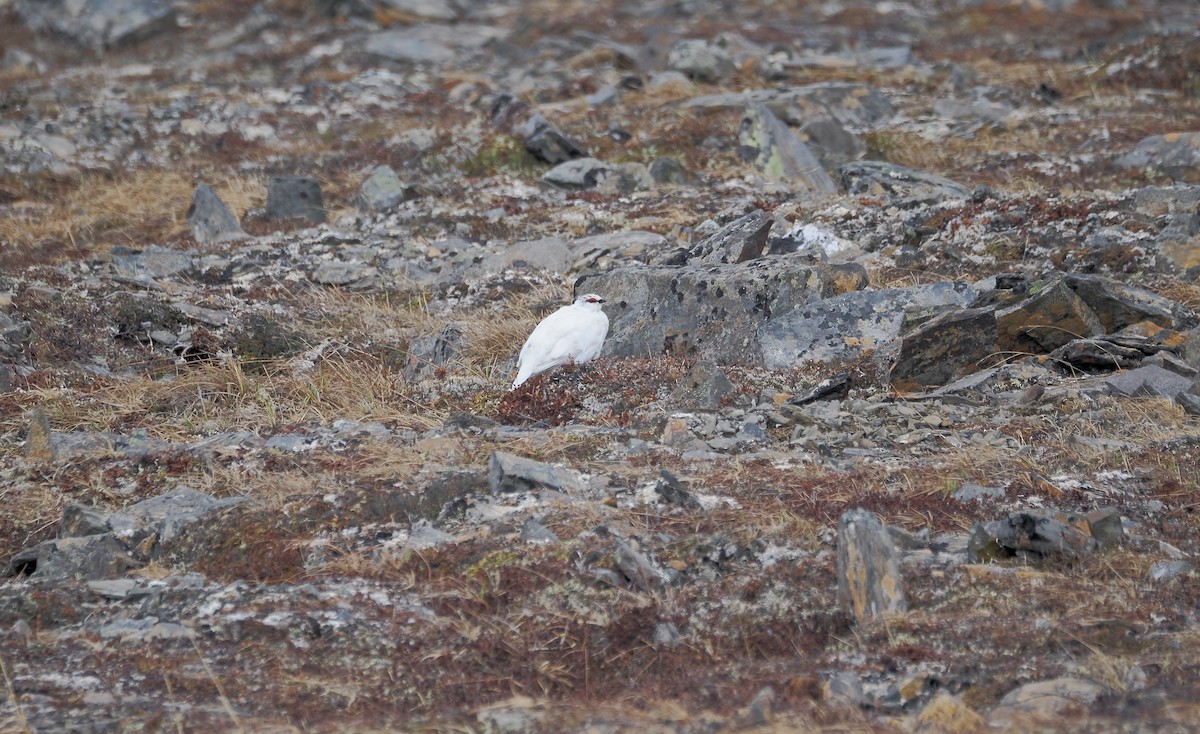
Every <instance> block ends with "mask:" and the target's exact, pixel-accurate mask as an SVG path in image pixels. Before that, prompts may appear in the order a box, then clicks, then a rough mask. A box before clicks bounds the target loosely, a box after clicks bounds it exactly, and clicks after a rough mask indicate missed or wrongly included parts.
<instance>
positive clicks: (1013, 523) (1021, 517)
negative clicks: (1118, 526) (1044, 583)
mask: <svg viewBox="0 0 1200 734" xmlns="http://www.w3.org/2000/svg"><path fill="white" fill-rule="evenodd" d="M1098 547H1099V542H1098V541H1097V540H1096V538H1094V537H1093V536H1092V531H1091V526H1090V524H1089V521H1088V518H1087V517H1085V516H1083V515H1078V514H1075V513H1066V512H1050V511H1042V510H1026V511H1022V512H1014V513H1012V514H1011V515H1009V516H1008V517H1007V518H1005V519H1003V520H996V521H993V522H988V523H977V524H976V525H975V527H974V529H972V531H971V537H970V539H969V540H968V542H967V556H968V558H970V559H971V562H972V563H978V562H980V561H993V560H997V559H1002V558H1011V557H1014V556H1025V557H1033V558H1035V559H1038V558H1046V557H1050V556H1062V557H1066V558H1082V557H1084V556H1087V555H1090V554H1092V553H1094V552H1095V551H1096V548H1098Z"/></svg>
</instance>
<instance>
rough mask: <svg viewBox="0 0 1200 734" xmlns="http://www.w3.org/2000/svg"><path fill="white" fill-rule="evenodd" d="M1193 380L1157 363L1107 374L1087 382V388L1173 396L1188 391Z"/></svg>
mask: <svg viewBox="0 0 1200 734" xmlns="http://www.w3.org/2000/svg"><path fill="white" fill-rule="evenodd" d="M1193 383H1194V381H1193V380H1192V379H1191V378H1188V377H1184V376H1183V375H1179V374H1176V373H1175V372H1172V371H1171V370H1168V369H1164V368H1162V367H1159V366H1157V365H1146V366H1144V367H1138V368H1137V369H1136V370H1130V371H1129V372H1122V373H1120V374H1117V375H1109V376H1108V377H1104V378H1101V379H1098V380H1093V381H1092V382H1089V383H1088V384H1087V387H1089V388H1097V387H1098V388H1101V389H1103V390H1107V391H1108V392H1110V393H1112V394H1114V395H1124V396H1125V397H1156V398H1174V397H1176V396H1177V395H1179V394H1180V393H1186V392H1188V391H1189V390H1190V389H1191V387H1192V385H1193Z"/></svg>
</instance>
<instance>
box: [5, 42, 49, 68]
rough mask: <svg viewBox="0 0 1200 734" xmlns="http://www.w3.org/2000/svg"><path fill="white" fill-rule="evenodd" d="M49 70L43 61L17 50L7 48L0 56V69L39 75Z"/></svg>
mask: <svg viewBox="0 0 1200 734" xmlns="http://www.w3.org/2000/svg"><path fill="white" fill-rule="evenodd" d="M47 68H49V67H48V66H47V65H46V62H45V61H42V60H41V59H39V58H38V57H36V56H34V55H33V54H31V53H28V52H26V51H22V50H21V49H19V48H9V49H7V50H6V51H5V52H4V55H3V56H0V69H9V70H14V71H26V72H32V73H34V74H41V73H43V72H44V71H46V69H47Z"/></svg>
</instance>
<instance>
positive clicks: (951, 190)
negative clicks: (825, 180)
mask: <svg viewBox="0 0 1200 734" xmlns="http://www.w3.org/2000/svg"><path fill="white" fill-rule="evenodd" d="M838 178H839V179H840V180H841V183H842V188H843V189H845V191H846V193H847V194H849V195H850V196H870V197H876V198H883V199H886V200H887V201H888V203H890V204H891V205H893V206H897V207H900V208H902V209H903V208H908V207H914V206H917V205H920V204H937V203H940V202H943V201H950V200H960V199H966V198H968V197H970V195H971V190H970V189H968V188H967V187H966V186H963V185H962V184H960V183H957V182H955V181H951V180H950V179H948V178H942V177H941V176H935V175H933V174H931V173H925V172H924V171H917V170H915V169H912V168H906V167H904V166H899V165H896V164H895V163H886V162H884V161H852V162H850V163H846V164H844V165H843V166H841V167H840V168H838Z"/></svg>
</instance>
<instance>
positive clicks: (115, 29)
mask: <svg viewBox="0 0 1200 734" xmlns="http://www.w3.org/2000/svg"><path fill="white" fill-rule="evenodd" d="M15 7H16V11H17V14H18V15H19V17H20V18H21V20H22V21H23V22H24V23H25V24H26V25H27V26H28V27H29V28H30V29H32V30H35V31H41V30H50V31H54V32H55V33H60V34H62V35H64V36H66V37H68V38H70V39H72V40H74V41H76V42H77V43H79V44H80V45H84V46H92V47H96V48H112V47H117V46H123V45H126V44H129V43H134V42H136V41H139V40H142V39H145V38H149V37H150V36H153V35H155V34H156V33H160V32H162V31H165V30H168V29H171V28H174V27H175V25H176V10H175V5H174V3H172V2H170V0H82V1H80V0H21V2H18V3H16V5H15Z"/></svg>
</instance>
